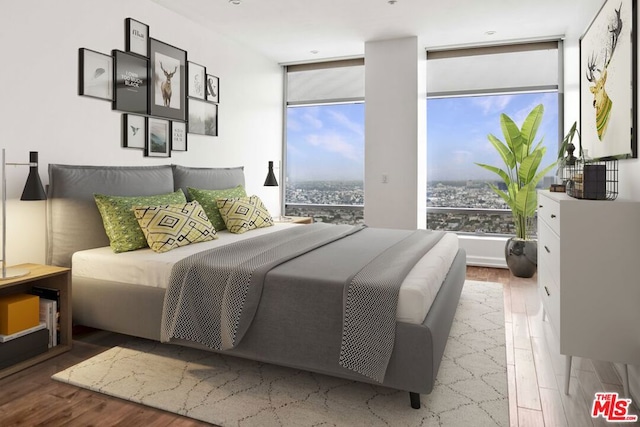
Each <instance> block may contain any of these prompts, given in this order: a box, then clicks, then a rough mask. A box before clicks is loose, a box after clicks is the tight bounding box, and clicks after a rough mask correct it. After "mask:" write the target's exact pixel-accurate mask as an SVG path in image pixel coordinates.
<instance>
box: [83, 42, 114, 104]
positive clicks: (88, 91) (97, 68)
mask: <svg viewBox="0 0 640 427" xmlns="http://www.w3.org/2000/svg"><path fill="white" fill-rule="evenodd" d="M78 94H79V95H83V96H90V97H92V98H98V99H105V100H107V101H111V100H113V58H112V57H111V56H109V55H105V54H104V53H100V52H96V51H93V50H90V49H85V48H83V47H82V48H80V49H78Z"/></svg>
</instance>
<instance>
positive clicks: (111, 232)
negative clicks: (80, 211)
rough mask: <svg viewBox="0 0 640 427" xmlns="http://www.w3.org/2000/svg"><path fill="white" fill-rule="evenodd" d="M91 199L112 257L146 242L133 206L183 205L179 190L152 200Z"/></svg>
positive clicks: (116, 197) (149, 198)
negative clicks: (96, 208) (108, 243)
mask: <svg viewBox="0 0 640 427" xmlns="http://www.w3.org/2000/svg"><path fill="white" fill-rule="evenodd" d="M93 197H94V199H95V201H96V205H98V210H99V211H100V215H102V223H103V224H104V231H106V232H107V236H108V237H109V242H110V245H111V249H113V251H114V252H116V253H119V252H127V251H134V250H136V249H141V248H146V247H147V239H145V237H144V234H143V233H142V230H141V229H140V226H139V225H138V221H137V220H136V216H135V215H134V213H133V207H134V206H157V205H173V204H179V203H187V199H186V197H185V196H184V193H183V192H182V190H178V191H176V192H173V193H168V194H159V195H156V196H133V197H127V196H105V195H104V194H94V195H93Z"/></svg>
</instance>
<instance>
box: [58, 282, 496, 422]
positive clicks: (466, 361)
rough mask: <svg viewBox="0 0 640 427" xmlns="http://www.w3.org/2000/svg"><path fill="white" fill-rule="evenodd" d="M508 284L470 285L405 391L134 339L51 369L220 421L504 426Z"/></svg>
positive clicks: (62, 376) (101, 388) (63, 377)
mask: <svg viewBox="0 0 640 427" xmlns="http://www.w3.org/2000/svg"><path fill="white" fill-rule="evenodd" d="M506 366H507V365H506V360H505V331H504V314H503V293H502V285H500V284H498V283H491V282H476V281H470V280H467V281H466V282H465V285H464V288H463V291H462V296H461V298H460V303H459V305H458V309H457V312H456V316H455V319H454V322H453V326H452V329H451V336H450V337H449V341H448V342H447V346H446V350H445V353H444V357H443V360H442V364H441V365H440V370H439V372H438V376H437V380H436V385H435V387H434V390H433V392H432V393H431V394H429V395H423V396H421V398H422V408H421V409H419V410H414V409H411V407H410V406H409V396H408V393H407V392H401V391H397V390H393V389H390V388H386V387H380V386H373V385H369V384H364V383H359V382H355V381H349V380H344V379H339V378H333V377H329V376H325V375H320V374H314V373H309V372H305V371H300V370H296V369H289V368H283V367H278V366H274V365H269V364H264V363H258V362H253V361H249V360H244V359H240V358H235V357H229V356H221V355H218V354H214V353H209V352H205V351H200V350H195V349H190V348H184V347H179V346H175V345H167V344H160V343H157V342H153V341H147V340H143V339H133V340H132V341H130V342H128V343H127V344H126V345H123V346H118V347H114V348H112V349H110V350H107V351H105V352H104V353H101V354H99V355H97V356H94V357H92V358H91V359H88V360H86V361H84V362H82V363H79V364H77V365H75V366H72V367H71V368H69V369H66V370H64V371H62V372H59V373H57V374H55V375H54V376H53V378H54V379H56V380H58V381H62V382H66V383H69V384H73V385H76V386H79V387H83V388H87V389H90V390H93V391H96V392H100V393H105V394H108V395H111V396H115V397H119V398H122V399H126V400H130V401H133V402H137V403H141V404H143V405H148V406H152V407H155V408H159V409H163V410H166V411H169V412H173V413H176V414H181V415H185V416H187V417H191V418H195V419H197V420H201V421H205V422H208V423H212V424H217V425H219V426H317V425H329V426H330V425H335V426H388V425H391V426H424V425H426V426H438V425H440V426H461V425H473V426H496V425H497V426H506V425H508V420H509V413H508V411H509V410H508V397H507V369H506Z"/></svg>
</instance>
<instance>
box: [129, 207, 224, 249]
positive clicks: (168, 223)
mask: <svg viewBox="0 0 640 427" xmlns="http://www.w3.org/2000/svg"><path fill="white" fill-rule="evenodd" d="M133 212H134V214H135V215H136V219H137V220H138V224H140V228H141V229H142V232H143V233H144V236H145V237H146V238H147V243H148V244H149V247H150V248H151V249H152V250H153V251H154V252H167V251H170V250H171V249H174V248H179V247H180V246H186V245H189V244H191V243H198V242H207V241H209V240H213V239H217V238H218V236H217V235H216V230H215V229H214V228H213V226H212V225H211V222H209V218H207V215H206V214H205V213H204V210H203V209H202V206H200V203H198V202H189V203H181V204H179V205H164V206H136V207H134V208H133Z"/></svg>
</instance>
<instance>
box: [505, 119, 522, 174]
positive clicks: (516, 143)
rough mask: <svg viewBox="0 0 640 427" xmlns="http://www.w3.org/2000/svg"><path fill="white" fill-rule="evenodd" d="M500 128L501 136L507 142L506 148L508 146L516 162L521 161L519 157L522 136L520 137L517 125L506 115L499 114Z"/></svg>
mask: <svg viewBox="0 0 640 427" xmlns="http://www.w3.org/2000/svg"><path fill="white" fill-rule="evenodd" d="M500 127H501V128H502V134H503V135H504V139H505V141H506V142H507V146H509V148H510V149H511V152H512V153H513V154H514V155H515V156H516V161H517V162H520V161H522V158H521V157H519V155H520V153H521V151H522V136H521V135H520V129H519V128H518V125H517V124H516V123H515V122H514V121H513V120H511V118H510V117H509V116H507V115H506V114H500Z"/></svg>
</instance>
